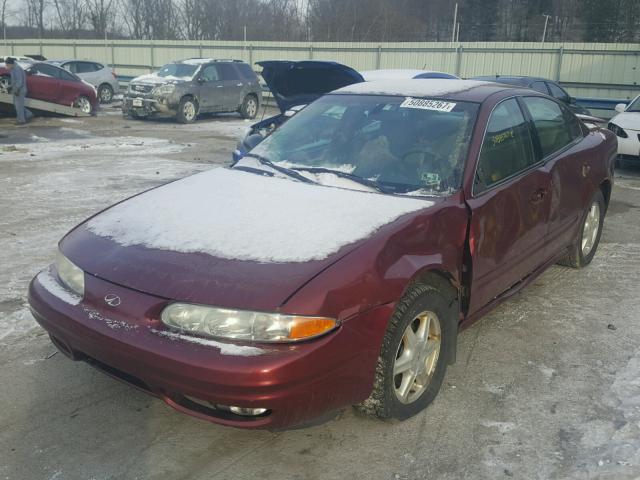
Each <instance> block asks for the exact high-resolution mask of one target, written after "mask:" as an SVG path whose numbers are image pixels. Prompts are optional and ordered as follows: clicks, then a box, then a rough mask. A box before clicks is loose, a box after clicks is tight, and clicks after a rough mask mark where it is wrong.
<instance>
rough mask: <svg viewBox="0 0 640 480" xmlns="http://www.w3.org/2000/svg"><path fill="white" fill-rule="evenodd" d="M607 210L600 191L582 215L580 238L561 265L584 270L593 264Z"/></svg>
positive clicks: (561, 261) (560, 262)
mask: <svg viewBox="0 0 640 480" xmlns="http://www.w3.org/2000/svg"><path fill="white" fill-rule="evenodd" d="M606 209H607V205H606V203H605V201H604V196H603V195H602V192H601V191H600V190H598V191H597V192H596V193H595V194H594V196H593V198H592V200H591V202H590V203H589V206H588V207H587V210H586V211H585V212H584V213H583V215H582V221H581V223H580V230H579V232H578V238H577V239H576V241H575V243H574V245H572V246H571V250H570V251H569V253H567V255H566V256H565V257H564V258H563V259H562V260H560V261H559V262H558V263H559V264H560V265H564V266H565V267H572V268H583V267H586V266H587V265H589V264H590V263H591V260H593V257H594V256H595V254H596V250H597V249H598V245H599V243H600V236H601V235H602V227H603V225H604V215H605V212H606Z"/></svg>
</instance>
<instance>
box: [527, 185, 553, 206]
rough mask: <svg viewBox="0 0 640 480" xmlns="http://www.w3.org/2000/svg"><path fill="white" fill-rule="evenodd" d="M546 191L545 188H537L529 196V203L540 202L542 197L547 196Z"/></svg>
mask: <svg viewBox="0 0 640 480" xmlns="http://www.w3.org/2000/svg"><path fill="white" fill-rule="evenodd" d="M547 193H548V191H547V189H546V188H539V189H538V190H536V191H535V192H533V193H532V194H531V196H530V197H529V203H532V204H534V205H535V204H536V203H540V202H541V201H542V200H544V197H546V196H547Z"/></svg>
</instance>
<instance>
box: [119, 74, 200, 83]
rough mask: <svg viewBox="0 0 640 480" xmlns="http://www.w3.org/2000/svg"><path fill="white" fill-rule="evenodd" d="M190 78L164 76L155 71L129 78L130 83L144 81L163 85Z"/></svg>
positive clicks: (185, 80) (186, 80) (181, 81)
mask: <svg viewBox="0 0 640 480" xmlns="http://www.w3.org/2000/svg"><path fill="white" fill-rule="evenodd" d="M190 80H191V79H190V78H184V77H174V76H171V75H169V76H166V77H160V76H159V75H156V74H155V73H148V74H146V75H140V76H139V77H136V78H134V79H133V80H131V83H146V84H149V85H165V84H167V83H184V82H188V81H190Z"/></svg>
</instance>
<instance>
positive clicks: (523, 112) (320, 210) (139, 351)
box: [29, 80, 616, 428]
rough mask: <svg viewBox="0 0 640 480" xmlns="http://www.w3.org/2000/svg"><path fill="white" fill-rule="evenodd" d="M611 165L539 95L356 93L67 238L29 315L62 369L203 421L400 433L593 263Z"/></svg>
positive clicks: (330, 99)
mask: <svg viewBox="0 0 640 480" xmlns="http://www.w3.org/2000/svg"><path fill="white" fill-rule="evenodd" d="M615 155H616V140H615V136H614V135H613V134H612V133H610V132H608V131H605V130H600V129H593V130H590V129H588V128H587V127H586V126H585V125H584V124H583V123H581V122H580V120H578V119H577V118H576V117H575V116H574V115H573V114H572V113H571V112H570V111H569V110H568V109H567V107H566V106H565V105H563V104H562V103H559V102H558V101H556V100H554V99H553V98H551V97H548V96H545V95H542V94H539V93H537V92H534V91H532V90H528V89H521V88H517V87H510V86H506V85H498V84H492V83H487V82H477V81H466V80H402V81H392V82H369V83H360V84H354V85H351V86H348V87H344V88H342V89H340V90H337V91H335V92H333V93H330V94H327V95H325V96H323V97H321V98H320V99H318V100H317V101H315V102H313V103H312V104H310V105H309V106H307V107H306V108H305V109H304V110H302V111H301V112H299V113H298V114H297V115H296V116H295V117H293V118H292V119H291V120H289V121H288V122H287V123H286V124H284V125H283V126H282V127H281V128H279V129H278V130H276V131H275V132H274V133H273V134H272V135H271V136H269V137H268V138H266V139H265V140H264V141H263V142H262V143H260V144H259V145H258V146H257V147H256V148H254V149H253V150H252V151H251V152H249V153H248V154H247V155H246V157H244V158H242V159H241V160H240V161H239V162H237V163H236V164H235V165H234V166H233V167H232V168H216V169H212V170H210V171H206V172H203V173H200V174H197V175H193V176H191V177H188V178H185V179H182V180H179V181H176V182H173V183H169V184H167V185H164V186H162V187H159V188H155V189H152V190H150V191H147V192H146V193H143V194H140V195H137V196H135V197H132V198H130V199H129V200H126V201H124V202H121V203H119V204H117V205H115V206H112V207H110V208H108V209H106V210H105V211H103V212H101V213H99V214H97V215H95V216H93V217H91V218H90V219H89V220H87V221H86V222H84V223H82V224H80V225H79V226H77V227H76V228H75V229H73V230H72V231H71V232H70V233H68V234H67V235H66V236H65V237H64V238H63V239H62V241H61V242H60V245H59V254H58V258H57V261H56V263H55V265H53V266H51V267H49V268H47V269H46V270H44V271H42V272H41V273H40V274H38V275H37V276H36V277H35V279H34V280H33V282H32V283H31V286H30V289H29V302H30V304H31V308H32V311H33V314H34V316H35V317H36V319H37V320H38V322H39V323H40V324H41V325H42V326H43V327H44V328H45V329H46V330H47V331H48V333H49V334H50V336H51V339H52V341H53V343H54V344H55V345H56V346H57V347H58V348H59V349H60V351H62V352H63V353H65V354H66V355H67V356H69V357H71V358H72V359H74V360H84V361H86V362H88V363H90V364H92V365H93V366H95V367H97V368H99V369H101V370H103V371H104V372H106V373H108V374H109V375H112V376H115V377H117V378H119V379H121V380H124V381H126V382H128V383H130V384H132V385H134V386H136V387H138V388H141V389H143V390H145V391H147V392H149V393H151V394H153V395H156V396H158V397H160V398H161V399H162V400H164V401H165V402H166V403H168V404H169V405H170V406H172V407H174V408H176V409H178V410H180V411H182V412H185V413H188V414H190V415H193V416H196V417H199V418H202V419H206V420H210V421H212V422H216V423H221V424H225V425H231V426H236V427H247V428H256V427H268V428H276V427H283V426H288V425H293V424H300V423H304V422H307V421H309V420H310V419H313V418H314V417H318V416H320V415H322V414H323V413H325V412H328V411H331V410H335V409H339V408H341V407H345V406H348V405H357V406H358V407H359V408H360V409H362V410H364V411H366V412H368V413H372V414H375V415H378V416H379V417H383V418H384V417H395V418H400V419H403V418H407V417H410V416H412V415H414V414H416V413H418V412H420V411H421V410H422V409H424V408H425V407H426V406H427V405H428V404H429V403H430V402H432V401H433V399H434V398H435V396H436V394H437V393H438V390H439V388H440V386H441V384H442V381H443V378H444V375H445V370H446V368H447V365H448V364H451V363H452V362H454V361H455V359H456V341H457V334H458V331H459V330H460V329H461V328H464V327H466V326H468V325H470V324H471V323H473V322H474V321H475V320H477V319H478V318H480V317H481V316H482V315H483V314H484V313H486V312H487V311H489V310H490V309H491V308H493V307H494V306H496V305H497V304H498V303H499V302H501V301H502V300H504V299H505V298H507V297H509V296H510V295H512V294H513V293H514V292H516V291H518V290H519V289H521V288H523V287H524V286H525V285H527V284H528V283H529V282H531V281H532V280H533V279H534V278H535V277H536V276H537V275H539V274H540V273H541V272H542V271H544V270H545V268H547V267H548V266H550V265H553V264H554V263H558V262H559V263H562V264H564V265H568V266H572V267H584V266H586V265H587V264H589V262H591V260H592V258H593V256H594V255H595V253H596V249H597V247H598V242H599V239H600V234H601V232H602V226H603V221H604V217H605V213H606V211H607V205H608V202H609V198H610V193H611V188H612V182H613V175H612V171H613V161H614V158H615Z"/></svg>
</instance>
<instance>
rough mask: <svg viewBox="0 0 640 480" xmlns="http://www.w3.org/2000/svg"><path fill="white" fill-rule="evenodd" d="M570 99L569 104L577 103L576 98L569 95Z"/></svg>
mask: <svg viewBox="0 0 640 480" xmlns="http://www.w3.org/2000/svg"><path fill="white" fill-rule="evenodd" d="M568 101H569V105H575V104H576V99H575V98H573V97H569V98H568Z"/></svg>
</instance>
